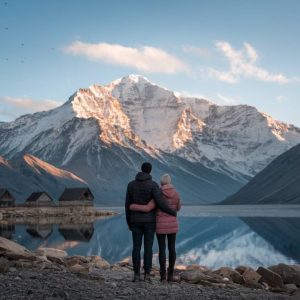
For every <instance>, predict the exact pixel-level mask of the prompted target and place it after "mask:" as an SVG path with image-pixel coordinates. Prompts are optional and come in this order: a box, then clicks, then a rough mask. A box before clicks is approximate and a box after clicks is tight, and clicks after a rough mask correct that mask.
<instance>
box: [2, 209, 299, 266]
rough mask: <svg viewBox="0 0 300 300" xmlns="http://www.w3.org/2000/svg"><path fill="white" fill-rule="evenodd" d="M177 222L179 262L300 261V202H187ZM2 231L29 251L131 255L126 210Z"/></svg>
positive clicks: (107, 256)
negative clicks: (50, 249) (72, 221)
mask: <svg viewBox="0 0 300 300" xmlns="http://www.w3.org/2000/svg"><path fill="white" fill-rule="evenodd" d="M108 209H114V210H115V211H118V212H123V208H108ZM179 223H180V232H179V233H178V238H177V256H178V260H177V262H178V264H192V263H197V264H201V265H205V266H208V267H210V268H218V267H220V266H231V267H235V266H237V265H240V264H243V265H249V266H253V267H257V266H258V265H264V266H269V265H273V264H277V263H279V262H283V263H300V205H298V206H297V205H293V206H282V205H281V206H276V205H275V206H259V207H258V206H186V207H184V208H183V209H182V211H181V212H180V216H179ZM0 235H3V236H5V237H9V238H11V239H13V240H15V241H17V242H19V243H21V244H22V245H24V246H26V247H27V248H29V249H31V250H34V249H36V248H38V247H40V246H43V247H54V248H58V249H64V250H66V251H67V252H68V254H69V255H74V254H79V255H100V256H102V257H103V258H105V259H106V260H108V261H109V262H117V261H120V260H122V259H124V258H126V257H128V256H130V255H131V233H130V232H129V231H128V229H127V226H126V222H125V216H124V214H121V215H118V216H116V217H111V218H107V219H103V220H99V221H97V222H95V223H94V224H85V225H63V226H62V225H56V224H53V225H49V226H48V225H46V226H45V225H43V226H41V225H35V226H26V225H14V226H11V227H5V228H4V227H2V228H1V229H0ZM154 252H155V253H156V254H157V242H156V241H155V244H154Z"/></svg>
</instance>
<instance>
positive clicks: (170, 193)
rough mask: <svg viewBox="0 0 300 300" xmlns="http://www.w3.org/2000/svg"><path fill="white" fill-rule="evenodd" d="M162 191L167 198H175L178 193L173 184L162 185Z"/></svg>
mask: <svg viewBox="0 0 300 300" xmlns="http://www.w3.org/2000/svg"><path fill="white" fill-rule="evenodd" d="M161 192H162V193H163V195H164V196H165V197H166V198H173V197H175V196H176V195H177V192H176V190H175V188H174V186H173V185H171V184H165V185H163V186H162V187H161Z"/></svg>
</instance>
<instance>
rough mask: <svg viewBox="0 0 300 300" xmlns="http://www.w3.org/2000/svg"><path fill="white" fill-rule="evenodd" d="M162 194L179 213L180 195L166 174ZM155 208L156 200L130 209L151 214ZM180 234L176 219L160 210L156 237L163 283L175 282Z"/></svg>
mask: <svg viewBox="0 0 300 300" xmlns="http://www.w3.org/2000/svg"><path fill="white" fill-rule="evenodd" d="M160 183H161V192H162V194H163V196H164V198H165V200H166V201H167V203H168V205H169V207H170V208H173V209H175V210H177V211H179V210H180V208H181V203H180V198H179V194H178V193H177V191H176V190H175V188H174V186H172V185H171V177H170V175H168V174H164V175H163V176H162V177H161V178H160ZM154 208H155V202H154V200H151V201H150V202H149V203H148V204H147V205H141V204H131V205H130V207H129V209H130V210H135V211H141V212H149V211H151V210H153V209H154ZM177 232H178V222H177V219H176V217H174V216H171V215H169V214H167V213H165V212H163V211H161V210H160V209H157V214H156V236H157V241H158V246H159V264H160V279H161V281H166V279H167V280H168V281H173V275H174V266H175V261H176V251H175V241H176V233H177ZM166 239H167V240H168V250H169V268H168V277H167V276H166Z"/></svg>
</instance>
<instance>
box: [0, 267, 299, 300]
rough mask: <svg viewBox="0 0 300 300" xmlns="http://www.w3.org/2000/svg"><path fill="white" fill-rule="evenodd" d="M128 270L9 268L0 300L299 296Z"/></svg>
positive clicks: (1, 277) (0, 285)
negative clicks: (137, 275)
mask: <svg viewBox="0 0 300 300" xmlns="http://www.w3.org/2000/svg"><path fill="white" fill-rule="evenodd" d="M131 278H132V274H131V272H124V271H121V270H98V271H95V272H94V273H92V274H90V275H84V274H75V273H70V272H65V271H54V270H36V269H13V270H11V271H10V272H8V273H4V274H0V299H5V300H9V299H15V300H21V299H35V300H38V299H71V300H76V299H138V300H144V299H180V300H184V299H230V300H231V299H237V300H242V299H263V300H267V299H300V295H299V297H297V296H293V297H292V296H286V295H280V294H275V293H270V292H268V291H264V290H255V289H250V288H245V287H241V286H239V287H237V288H230V289H229V288H218V287H204V286H201V285H196V284H188V283H184V282H181V283H171V284H168V283H166V284H162V283H160V281H159V278H157V277H155V278H153V279H152V282H151V283H145V282H138V283H133V282H131Z"/></svg>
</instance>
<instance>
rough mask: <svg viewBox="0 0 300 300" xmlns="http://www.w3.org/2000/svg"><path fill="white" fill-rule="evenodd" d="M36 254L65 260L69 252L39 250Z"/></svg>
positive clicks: (53, 249) (50, 249)
mask: <svg viewBox="0 0 300 300" xmlns="http://www.w3.org/2000/svg"><path fill="white" fill-rule="evenodd" d="M35 253H36V254H37V255H39V256H47V258H49V257H56V258H65V257H67V256H68V254H67V252H66V251H64V250H59V249H55V248H38V249H37V250H36V251H35Z"/></svg>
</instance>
